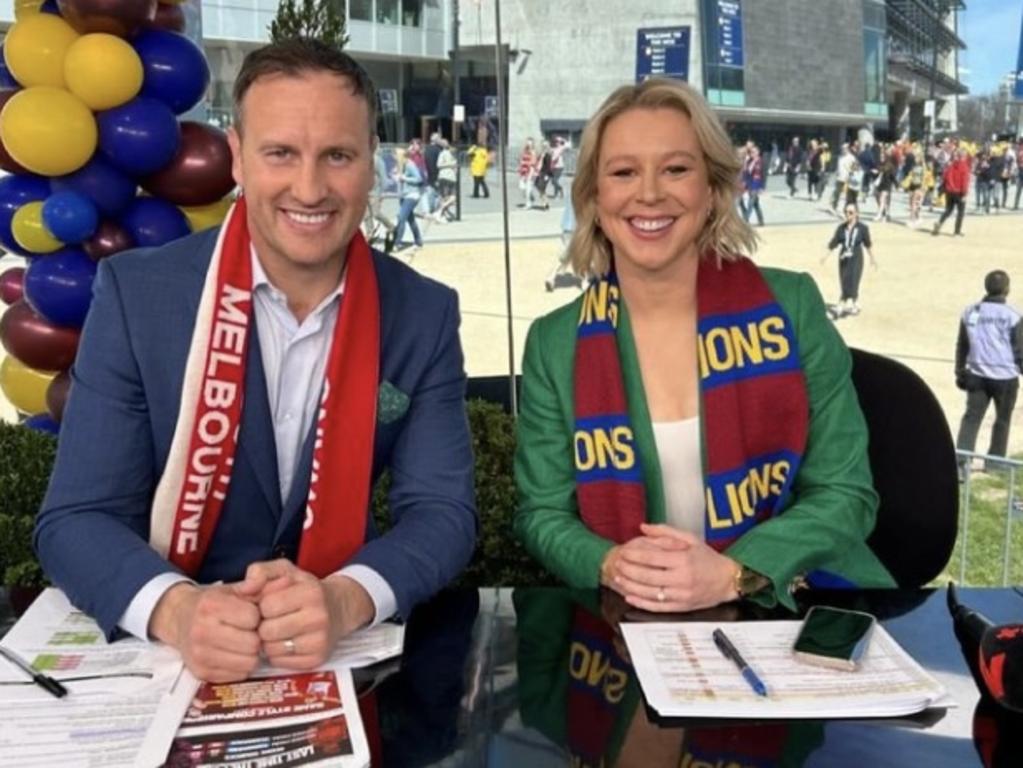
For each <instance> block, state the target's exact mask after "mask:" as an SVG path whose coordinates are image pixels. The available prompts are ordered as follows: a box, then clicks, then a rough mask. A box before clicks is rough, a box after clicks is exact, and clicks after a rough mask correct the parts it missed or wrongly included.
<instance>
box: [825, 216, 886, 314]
mask: <svg viewBox="0 0 1023 768" xmlns="http://www.w3.org/2000/svg"><path fill="white" fill-rule="evenodd" d="M839 246H841V250H840V251H839V252H838V282H839V285H840V286H841V289H842V298H841V299H840V300H839V302H838V304H834V305H831V306H829V307H828V314H830V315H831V317H832V319H834V320H839V319H841V318H843V317H845V316H846V315H858V314H859V313H860V305H859V303H858V300H859V296H860V280H861V279H862V278H863V251H864V250H866V252H867V255H868V256H869V257H870V266H872V267H874V269H877V260H876V259H875V258H874V252H873V251H872V250H871V247H872V244H871V242H870V227H868V226H867V225H866V224H864V223H863V222H861V221H860V212H859V209H858V208H857V207H856V206H855V205H846V206H845V222H843V223H842V224H839V225H838V228H837V229H836V230H835V234H834V235H832V237H831V241H830V242H829V243H828V252H827V253H826V254H824V257H823V258H822V259H821V264H823V263H824V262H825V261H827V259H828V256H829V255H830V254H831V251H833V250H834V249H835V248H838V247H839Z"/></svg>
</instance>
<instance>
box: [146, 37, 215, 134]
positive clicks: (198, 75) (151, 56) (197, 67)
mask: <svg viewBox="0 0 1023 768" xmlns="http://www.w3.org/2000/svg"><path fill="white" fill-rule="evenodd" d="M131 44H132V45H133V46H134V47H135V50H136V51H137V52H138V55H139V58H141V59H142V69H143V71H144V72H145V77H144V79H143V80H142V94H141V95H142V96H149V97H151V98H154V99H159V100H160V101H162V102H163V103H164V104H166V105H167V106H168V107H170V108H171V109H172V110H174V113H175V114H177V115H180V114H181V113H182V112H187V111H188V110H190V109H191V108H192V107H194V106H195V105H196V104H198V103H199V100H200V99H202V97H203V94H205V93H206V89H207V88H208V87H209V84H210V66H209V64H207V63H206V57H205V56H204V55H203V52H202V49H201V48H200V47H199V46H198V45H196V44H195V43H193V42H192V41H191V40H189V39H188V38H187V37H185V36H184V35H179V34H178V33H177V32H168V31H166V30H163V29H147V30H143V31H142V32H140V33H139V34H138V35H137V36H136V37H135V39H134V40H132V43H131Z"/></svg>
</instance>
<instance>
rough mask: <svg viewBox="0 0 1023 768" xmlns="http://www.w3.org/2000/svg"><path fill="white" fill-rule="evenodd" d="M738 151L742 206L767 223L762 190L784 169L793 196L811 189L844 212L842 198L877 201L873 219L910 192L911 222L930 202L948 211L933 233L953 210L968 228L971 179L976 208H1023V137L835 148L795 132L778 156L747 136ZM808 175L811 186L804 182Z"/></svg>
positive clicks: (886, 216) (883, 217) (916, 222)
mask: <svg viewBox="0 0 1023 768" xmlns="http://www.w3.org/2000/svg"><path fill="white" fill-rule="evenodd" d="M739 153H740V161H741V163H742V171H741V177H740V181H741V187H742V196H741V198H740V200H739V208H740V211H741V212H742V214H743V216H744V218H745V219H746V220H747V221H749V220H750V217H751V216H752V215H754V214H755V215H756V218H757V223H758V224H760V225H762V224H763V222H764V216H763V211H762V209H761V207H760V196H761V194H762V193H763V191H764V189H765V187H766V180H767V178H768V176H770V175H771V174H772V173H777V174H783V175H784V177H785V184H786V186H787V188H788V191H789V197H793V198H794V197H797V196H803V195H805V196H806V197H807V199H809V200H811V201H818V200H820V201H826V202H827V206H828V210H830V211H831V213H833V214H835V215H836V216H838V217H839V218H841V217H842V215H843V214H842V213H841V212H840V207H841V206H847V205H854V206H857V207H858V208H859V209H862V208H863V207H864V204H865V203H867V202H868V201H873V203H874V206H875V209H874V220H875V221H890V220H891V206H892V201H893V199H894V197H895V196H896V195H897V194H905V195H906V203H907V207H908V209H909V218H908V224H909V226H910V227H913V228H917V227H919V226H921V213H922V211H923V210H924V209H927V210H930V211H941V212H942V217H941V222H940V223H939V224H937V225H935V227H934V228H933V230H932V231H933V232H934V234H938V232H939V231H940V229H941V225H942V224H943V223H944V221H945V220H946V219H947V218H948V217H949V216H951V214H952V212H953V211H954V212H955V213H956V225H955V234H956V235H962V234H963V232H962V221H963V215H964V213H965V210H966V202H967V198H968V192H969V188H970V186H972V187H973V189H974V207H973V210H974V212H977V213H981V212H983V213H985V214H989V213H991V212H992V211H994V212H996V213H997V212H999V211H1002V210H1008V209H1009V208H1010V207H1011V208H1012V210H1019V204H1020V198H1021V196H1023V140H1020V141H1019V142H1009V141H1001V142H985V143H981V144H977V143H973V142H969V141H963V140H959V139H957V138H944V139H941V140H938V141H935V142H933V143H932V144H929V145H928V144H924V143H921V142H918V141H911V140H910V139H902V140H899V141H896V142H870V143H866V142H864V143H863V144H861V143H860V142H859V141H858V140H851V141H848V142H844V143H843V144H842V145H841V147H839V150H838V153H837V155H833V154H832V150H831V147H830V145H829V144H828V142H827V141H823V140H820V139H816V138H814V139H811V140H810V142H809V144H808V145H807V146H806V147H804V146H803V144H802V142H801V140H800V138H799V137H798V136H796V137H793V138H792V140H791V142H790V144H789V146H788V147H787V148H786V150H785V152H784V153H783V154H782V153H778V152H772V160H771V161H769V162H768V163H766V164H765V162H764V160H763V156H762V153H761V150H760V148H759V147H758V146H757V145H756V144H755V143H754V142H753V141H748V142H746V144H745V145H744V146H743V147H741V148H740V149H739ZM803 177H805V179H806V186H805V191H804V188H801V185H800V180H801V178H803ZM829 187H830V194H829ZM826 195H827V197H825V196H826ZM842 210H844V208H843V209H842Z"/></svg>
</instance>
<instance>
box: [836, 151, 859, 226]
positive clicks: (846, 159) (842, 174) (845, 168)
mask: <svg viewBox="0 0 1023 768" xmlns="http://www.w3.org/2000/svg"><path fill="white" fill-rule="evenodd" d="M855 162H856V158H855V156H854V155H853V152H852V150H851V149H850V147H849V145H848V144H843V145H842V150H841V154H840V155H839V157H838V165H837V166H836V168H835V188H834V189H833V190H832V192H831V206H830V210H831V212H832V213H833V214H835V215H836V216H837V215H838V201H839V200H840V199H842V198H844V197H845V195H846V193H847V191H848V186H849V174H850V173H852V169H853V164H854V163H855Z"/></svg>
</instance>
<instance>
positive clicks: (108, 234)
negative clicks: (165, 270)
mask: <svg viewBox="0 0 1023 768" xmlns="http://www.w3.org/2000/svg"><path fill="white" fill-rule="evenodd" d="M135 245H136V243H135V240H134V238H132V236H131V234H129V232H128V230H126V229H125V228H124V227H122V226H121V225H119V224H115V223H114V222H112V221H102V222H100V225H99V229H97V230H96V234H94V235H93V236H92V237H90V238H89V239H88V240H86V241H85V242H84V243H82V250H83V251H85V252H86V253H87V254H89V258H90V259H92V260H93V261H99V260H100V259H104V258H106V257H107V256H110V255H112V254H115V253H117V252H118V251H124V250H127V249H128V248H134V247H135ZM0 277H2V276H0Z"/></svg>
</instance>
